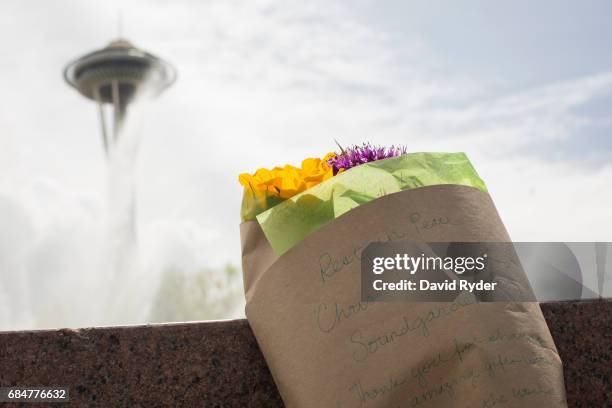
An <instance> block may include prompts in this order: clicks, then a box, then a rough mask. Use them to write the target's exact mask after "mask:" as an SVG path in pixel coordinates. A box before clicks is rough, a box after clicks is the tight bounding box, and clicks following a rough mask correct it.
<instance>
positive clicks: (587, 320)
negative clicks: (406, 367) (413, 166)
mask: <svg viewBox="0 0 612 408" xmlns="http://www.w3.org/2000/svg"><path fill="white" fill-rule="evenodd" d="M542 310H543V312H544V315H545V316H546V319H547V321H548V322H549V326H550V329H551V332H552V333H553V337H554V338H555V342H556V344H557V348H558V349H559V352H560V354H561V357H562V359H563V362H564V365H565V379H566V387H567V395H568V402H569V406H570V407H606V406H612V386H611V384H610V378H611V370H612V360H611V346H612V341H611V340H612V313H611V312H612V302H610V301H591V302H564V303H549V304H543V305H542ZM0 385H1V386H4V387H6V386H68V387H69V388H70V399H71V402H70V403H69V404H61V405H60V404H57V405H56V406H78V407H210V408H225V407H240V408H243V407H250V408H259V407H261V408H276V407H282V406H283V404H282V402H281V400H280V397H279V396H278V393H277V391H276V387H275V385H274V382H273V381H272V378H271V376H270V373H269V371H268V368H267V367H266V364H265V362H264V360H263V357H262V355H261V353H260V351H259V348H258V347H257V342H256V341H255V338H254V337H253V334H252V332H251V329H250V327H249V325H248V323H247V322H246V321H245V320H235V321H228V322H210V323H185V324H167V325H154V326H135V327H111V328H91V329H80V330H53V331H31V332H8V333H0ZM9 406H16V405H10V404H1V403H0V407H2V408H4V407H9ZM23 406H25V405H23ZM27 406H29V407H43V406H45V405H44V404H35V405H27Z"/></svg>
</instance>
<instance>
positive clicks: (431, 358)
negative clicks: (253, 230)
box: [247, 186, 565, 408]
mask: <svg viewBox="0 0 612 408" xmlns="http://www.w3.org/2000/svg"><path fill="white" fill-rule="evenodd" d="M508 240H509V238H508V236H507V233H506V231H505V229H504V227H503V224H502V223H501V221H500V220H499V217H498V216H497V213H496V212H495V208H494V206H493V204H492V202H491V201H490V199H489V197H488V195H487V194H486V193H483V192H482V191H479V190H476V189H473V188H468V187H460V186H435V187H426V188H423V189H418V190H413V191H404V192H401V193H397V194H392V195H387V196H385V197H382V198H380V199H378V200H376V201H374V202H371V203H368V204H364V205H362V206H360V207H358V208H356V209H355V210H353V211H350V212H348V213H346V214H344V215H343V216H342V217H340V218H338V219H336V220H335V221H333V222H332V223H330V224H329V225H327V226H326V227H325V228H323V229H321V230H319V231H317V232H315V233H313V234H311V235H310V236H308V237H307V238H305V239H304V241H303V242H301V243H300V244H299V245H298V246H296V247H294V248H292V249H291V250H290V251H288V252H287V253H285V254H284V255H283V256H281V257H280V258H279V259H278V260H277V261H276V262H275V263H274V264H273V265H272V266H271V267H270V268H269V269H268V270H267V271H266V273H264V274H262V275H261V276H259V277H258V279H253V281H252V284H253V285H256V286H257V287H256V288H255V290H250V291H248V292H247V293H248V296H247V316H248V317H249V321H250V323H251V326H252V327H253V330H254V332H255V335H256V336H257V340H258V343H259V344H260V348H261V350H262V352H263V353H264V356H265V358H266V360H267V362H268V364H269V366H270V370H271V372H272V374H273V375H274V378H275V380H276V381H277V385H278V388H279V391H280V392H281V395H282V396H283V399H284V401H285V404H286V405H287V407H288V408H292V407H310V406H313V407H314V406H316V407H323V408H327V407H331V408H356V407H360V408H364V407H366V408H389V407H390V408H411V407H436V408H444V407H456V406H458V405H457V403H458V402H460V406H461V407H469V408H489V407H491V408H492V407H503V408H509V407H524V406H559V407H563V406H565V403H564V387H563V374H562V368H561V364H560V359H559V356H558V355H557V354H556V350H555V348H554V344H553V342H552V338H551V337H550V333H549V332H548V329H547V327H546V323H545V321H544V318H543V316H542V314H541V312H540V310H539V308H538V307H537V305H533V304H532V305H529V304H519V303H512V304H507V303H502V302H500V303H487V304H484V303H477V300H476V298H475V297H474V295H473V294H469V293H467V294H465V293H464V294H462V295H460V296H459V297H457V298H456V299H454V301H453V302H447V303H442V302H428V303H414V302H413V303H396V304H393V303H385V302H381V301H380V299H379V298H378V297H367V296H366V297H364V298H363V299H362V298H361V281H360V280H361V257H362V252H363V251H364V249H365V248H366V247H367V246H368V245H369V244H370V243H372V242H399V241H405V242H464V241H465V242H504V241H508Z"/></svg>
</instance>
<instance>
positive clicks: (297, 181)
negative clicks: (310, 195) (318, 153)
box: [238, 153, 335, 220]
mask: <svg viewBox="0 0 612 408" xmlns="http://www.w3.org/2000/svg"><path fill="white" fill-rule="evenodd" d="M334 156H335V154H334V153H328V154H327V155H325V157H324V158H323V159H318V158H308V159H305V160H304V161H302V166H301V168H298V167H295V166H292V165H290V164H287V165H285V166H284V167H274V168H273V169H272V170H268V169H259V170H257V171H256V172H255V174H253V175H251V174H248V173H243V174H241V175H240V176H239V177H238V181H239V182H240V184H242V185H243V186H244V190H245V194H244V197H243V200H242V212H243V219H244V220H249V219H253V218H255V216H257V214H259V213H261V212H263V211H265V210H267V209H268V208H271V207H273V206H274V205H276V204H278V203H279V202H281V201H284V200H286V199H288V198H291V197H293V196H294V195H296V194H299V193H301V192H302V191H305V190H307V189H309V188H311V187H313V186H315V185H317V184H319V183H321V182H323V181H325V180H327V179H329V178H331V177H332V176H333V170H332V168H331V167H330V166H328V165H327V161H328V160H329V159H330V158H332V157H334Z"/></svg>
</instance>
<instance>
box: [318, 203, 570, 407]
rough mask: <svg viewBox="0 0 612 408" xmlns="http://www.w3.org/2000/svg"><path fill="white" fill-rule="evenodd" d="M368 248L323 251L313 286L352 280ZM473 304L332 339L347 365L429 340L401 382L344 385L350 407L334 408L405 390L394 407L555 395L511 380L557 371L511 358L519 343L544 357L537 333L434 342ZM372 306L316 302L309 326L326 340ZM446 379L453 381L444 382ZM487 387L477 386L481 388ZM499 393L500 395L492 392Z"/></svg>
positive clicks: (394, 236) (438, 223)
mask: <svg viewBox="0 0 612 408" xmlns="http://www.w3.org/2000/svg"><path fill="white" fill-rule="evenodd" d="M410 224H411V226H412V227H413V228H414V231H415V232H416V233H417V234H418V233H420V232H421V231H422V230H430V229H434V228H441V227H452V226H457V225H460V224H459V223H457V222H454V221H453V220H452V219H450V218H449V217H447V216H434V217H430V218H424V217H423V216H422V215H421V214H420V213H418V212H414V213H412V214H411V215H410ZM408 236H411V234H410V233H407V232H402V231H396V230H392V231H389V232H387V233H386V234H385V235H384V236H382V237H381V238H380V239H379V242H392V241H399V240H402V239H405V238H406V237H408ZM412 236H413V235H412ZM368 243H369V242H361V243H359V244H356V245H353V246H352V248H351V250H350V251H349V252H347V253H344V254H334V253H333V252H331V251H330V252H324V253H322V254H321V255H320V256H319V257H318V265H317V267H316V270H317V273H316V274H315V275H316V276H317V279H318V280H319V281H320V285H321V290H322V291H325V285H326V284H327V283H328V282H330V281H332V280H333V279H335V278H336V277H338V276H341V275H342V273H345V272H346V273H348V274H354V271H355V265H356V264H359V261H360V259H361V258H360V257H361V251H362V250H363V248H365V247H366V246H367V244H368ZM474 304H475V299H474V298H473V297H469V296H461V297H459V298H457V299H456V300H455V302H453V303H445V304H441V305H431V306H432V307H431V308H430V310H428V311H426V312H425V313H421V314H419V313H416V314H415V313H406V314H403V315H401V316H393V317H391V318H389V319H388V320H389V322H391V324H390V325H388V328H387V330H384V331H381V332H378V333H367V332H366V330H364V329H363V328H361V326H360V324H359V323H355V324H354V325H353V326H354V329H353V330H352V332H351V333H350V335H349V336H348V338H344V339H340V340H341V344H343V347H347V348H349V349H350V350H351V357H352V359H353V361H354V362H355V363H361V362H364V361H366V360H368V359H372V358H376V355H377V353H379V352H383V351H384V350H386V349H391V351H390V352H397V350H398V349H406V348H408V347H410V346H411V345H412V344H414V341H412V340H413V339H414V338H430V337H433V338H435V339H436V340H435V342H433V343H432V344H431V347H430V348H431V349H430V350H428V351H427V353H424V355H427V356H428V357H426V358H423V359H422V360H421V361H420V362H419V363H418V364H416V365H414V366H412V367H410V368H407V369H406V370H405V374H404V375H402V376H398V377H388V378H386V377H383V378H381V379H379V380H376V379H372V378H369V375H368V374H367V373H366V375H365V376H364V377H363V378H359V379H357V380H354V381H352V382H351V381H350V380H347V382H346V389H347V390H348V391H349V394H350V396H351V397H352V401H351V402H347V401H344V400H343V401H342V402H340V401H339V402H338V406H347V407H348V406H359V407H366V406H378V405H375V403H376V401H380V400H383V399H384V400H385V401H386V399H385V398H386V397H389V396H390V395H391V394H394V393H397V392H401V391H403V390H407V389H410V392H409V396H408V397H404V398H403V402H402V403H400V405H398V407H400V406H401V407H420V406H440V404H441V402H440V400H445V401H447V402H449V401H452V399H453V398H455V397H457V396H458V394H459V393H460V392H461V393H468V394H469V393H470V392H475V391H478V393H479V394H482V395H484V397H482V398H481V399H480V402H479V403H477V404H476V405H473V406H474V407H482V408H487V407H496V406H507V405H508V403H510V402H512V401H520V402H519V404H527V403H528V401H529V400H531V399H537V398H538V397H539V396H542V395H547V396H551V397H552V396H555V395H556V393H557V391H556V390H555V389H554V388H553V387H543V386H539V385H538V386H535V387H534V386H531V385H530V384H529V383H528V382H527V383H521V381H520V376H518V374H519V373H520V372H521V371H522V370H525V369H529V368H530V367H533V366H553V367H555V366H558V361H559V360H558V359H551V358H550V357H549V354H550V353H534V352H532V351H530V352H528V353H526V354H522V353H521V351H520V350H521V349H520V347H519V348H518V349H519V352H518V353H516V352H513V350H515V349H517V347H515V345H514V344H513V343H527V344H531V345H533V346H535V347H536V348H537V349H541V350H549V346H548V345H547V343H546V341H544V340H543V339H542V338H541V337H540V336H539V335H538V334H537V333H533V332H530V331H525V332H522V331H512V330H511V329H513V328H512V327H511V328H510V330H508V329H506V328H504V327H503V326H496V325H490V326H489V327H487V331H486V332H484V333H480V334H479V335H476V336H472V337H471V338H469V339H465V338H461V337H452V338H450V339H444V338H440V337H438V335H439V333H437V331H438V330H437V329H438V328H439V327H440V326H441V327H444V325H445V324H451V323H452V319H453V314H454V313H456V312H457V311H459V310H461V309H463V308H467V307H469V306H471V305H474ZM377 307H384V304H383V305H381V304H380V303H378V302H376V301H375V299H370V300H359V299H357V300H356V301H355V302H352V303H343V302H340V301H337V300H333V301H329V302H322V303H320V304H318V305H317V306H316V309H315V310H314V321H315V323H314V326H315V327H316V329H317V330H318V331H319V332H320V333H322V334H323V335H333V334H334V331H335V329H336V328H338V327H340V326H342V325H343V324H345V323H347V322H351V321H355V320H361V321H363V322H367V321H368V317H367V315H368V312H369V311H371V310H372V309H375V308H377ZM444 340H447V342H448V343H447V344H445V343H443V341H444ZM491 345H495V346H497V347H495V349H496V350H500V349H501V350H502V351H501V352H496V353H493V354H491V355H488V356H486V358H483V359H480V360H481V361H479V362H478V363H477V364H474V363H473V362H471V361H468V360H467V359H466V356H467V355H469V354H470V353H477V350H481V349H483V348H484V349H487V348H488V347H490V346H491ZM500 345H501V347H499V346H500ZM432 350H433V352H432ZM436 350H437V351H436ZM504 350H506V351H504ZM549 351H550V350H549ZM412 352H413V353H419V350H412ZM347 371H349V372H350V371H351V370H350V369H348V370H347ZM448 372H451V373H453V375H445V374H446V373H448ZM513 372H514V374H516V375H514V376H513V377H514V378H515V381H513V385H512V386H510V387H495V388H491V387H489V388H491V391H490V392H485V393H484V394H483V392H482V390H481V389H480V388H481V387H483V378H487V379H495V378H500V381H505V380H506V377H504V376H503V375H504V374H507V373H510V374H512V373H513ZM517 377H518V378H517ZM487 384H491V382H490V381H489V382H488V383H487ZM487 384H484V385H485V387H486V385H487ZM502 388H503V392H502V391H500V389H502ZM557 397H559V398H562V397H563V396H562V395H557ZM381 406H382V405H381ZM470 406H471V405H470Z"/></svg>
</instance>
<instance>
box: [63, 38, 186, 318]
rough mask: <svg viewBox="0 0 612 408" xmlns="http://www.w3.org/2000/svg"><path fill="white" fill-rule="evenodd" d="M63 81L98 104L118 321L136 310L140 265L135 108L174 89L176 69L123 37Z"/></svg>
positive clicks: (74, 66)
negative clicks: (120, 315) (133, 302)
mask: <svg viewBox="0 0 612 408" xmlns="http://www.w3.org/2000/svg"><path fill="white" fill-rule="evenodd" d="M64 78H65V80H66V82H68V84H69V85H71V86H72V87H74V88H75V89H77V90H78V91H79V92H80V93H81V95H83V96H85V97H86V98H88V99H91V100H93V101H95V102H96V103H97V105H98V112H99V116H100V127H101V131H102V141H103V145H104V150H105V152H106V156H107V159H108V167H109V218H110V237H109V238H110V244H111V254H110V263H111V268H112V272H113V278H112V279H113V281H114V282H113V284H112V288H113V289H112V293H111V294H110V296H111V297H112V298H111V301H112V302H111V304H110V309H111V310H109V313H110V316H109V317H110V318H111V319H113V318H114V317H115V315H116V314H117V313H123V314H125V313H126V312H129V309H131V307H127V304H126V302H127V303H129V301H130V298H132V296H130V291H131V290H130V287H133V285H134V283H135V282H133V281H132V280H133V279H131V277H133V272H134V268H135V267H136V266H137V244H136V241H137V240H136V238H137V237H136V236H137V234H136V225H135V213H136V211H135V209H136V206H135V186H134V164H135V160H136V156H137V150H138V135H137V132H136V131H135V129H134V126H135V123H134V122H135V121H134V120H133V119H134V116H135V115H134V113H135V109H134V108H135V107H136V106H137V102H146V101H148V100H150V99H151V98H153V97H155V96H158V95H159V94H161V93H162V92H163V91H164V90H165V89H167V88H168V87H169V86H171V85H172V84H173V83H174V81H175V80H176V70H175V69H174V68H173V67H172V65H170V64H169V63H168V62H166V61H164V60H162V59H160V58H158V57H156V56H154V55H153V54H151V53H148V52H146V51H144V50H141V49H139V48H137V47H135V46H134V45H132V44H131V43H130V42H129V41H126V40H123V39H119V40H115V41H113V42H111V43H110V44H109V45H108V46H106V47H105V48H102V49H100V50H97V51H93V52H91V53H88V54H86V55H84V56H82V57H81V58H78V59H77V60H75V61H73V62H71V63H69V64H68V65H67V66H66V68H65V69H64ZM140 105H142V103H140ZM128 113H129V115H128ZM136 116H137V115H136ZM126 309H128V310H126ZM124 317H125V316H124ZM132 317H133V318H135V317H134V316H132Z"/></svg>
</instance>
